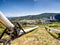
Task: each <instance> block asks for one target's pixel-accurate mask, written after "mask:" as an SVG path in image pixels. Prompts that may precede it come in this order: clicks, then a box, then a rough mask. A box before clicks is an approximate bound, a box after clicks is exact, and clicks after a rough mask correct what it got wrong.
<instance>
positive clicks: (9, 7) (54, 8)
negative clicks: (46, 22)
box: [0, 0, 60, 17]
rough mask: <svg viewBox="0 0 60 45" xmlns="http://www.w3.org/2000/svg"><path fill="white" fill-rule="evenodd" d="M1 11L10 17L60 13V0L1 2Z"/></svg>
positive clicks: (5, 0)
mask: <svg viewBox="0 0 60 45" xmlns="http://www.w3.org/2000/svg"><path fill="white" fill-rule="evenodd" d="M0 11H2V12H3V13H4V14H5V16H8V17H13V16H14V17H16V16H26V15H36V14H41V13H46V12H48V13H60V0H0Z"/></svg>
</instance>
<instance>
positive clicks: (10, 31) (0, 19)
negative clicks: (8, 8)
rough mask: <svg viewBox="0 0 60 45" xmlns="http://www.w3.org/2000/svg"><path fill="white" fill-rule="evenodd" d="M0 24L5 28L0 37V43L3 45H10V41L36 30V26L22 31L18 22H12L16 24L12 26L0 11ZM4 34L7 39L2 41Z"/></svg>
mask: <svg viewBox="0 0 60 45" xmlns="http://www.w3.org/2000/svg"><path fill="white" fill-rule="evenodd" d="M0 23H2V24H3V25H4V26H5V27H6V29H5V30H4V31H3V33H2V34H1V36H0V43H3V45H10V44H11V43H10V41H11V40H14V39H16V38H18V37H20V36H22V35H24V34H27V33H29V32H31V31H33V30H34V29H36V28H38V26H35V27H33V28H29V29H23V28H22V26H21V25H20V23H19V22H14V23H15V24H16V25H14V24H13V23H12V22H10V21H9V20H8V19H7V18H6V17H5V16H4V14H3V13H2V12H1V11H0ZM5 33H6V34H7V35H8V36H9V38H8V39H2V37H3V35H4V34H5Z"/></svg>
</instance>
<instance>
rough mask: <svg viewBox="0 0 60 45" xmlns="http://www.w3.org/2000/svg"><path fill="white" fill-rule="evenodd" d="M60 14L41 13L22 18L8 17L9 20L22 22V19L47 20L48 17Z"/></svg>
mask: <svg viewBox="0 0 60 45" xmlns="http://www.w3.org/2000/svg"><path fill="white" fill-rule="evenodd" d="M57 14H60V13H42V14H37V15H28V16H22V17H9V19H10V20H23V19H28V20H32V19H42V18H49V17H50V16H55V15H57Z"/></svg>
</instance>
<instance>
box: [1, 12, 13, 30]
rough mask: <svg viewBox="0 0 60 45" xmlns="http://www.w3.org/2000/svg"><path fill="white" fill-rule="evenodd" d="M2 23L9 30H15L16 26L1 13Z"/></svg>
mask: <svg viewBox="0 0 60 45" xmlns="http://www.w3.org/2000/svg"><path fill="white" fill-rule="evenodd" d="M0 22H1V23H2V24H3V25H4V26H6V27H7V28H8V29H9V30H12V29H13V28H14V25H13V24H12V23H11V22H10V21H9V20H8V19H7V18H6V17H5V16H4V14H3V13H2V12H1V11H0Z"/></svg>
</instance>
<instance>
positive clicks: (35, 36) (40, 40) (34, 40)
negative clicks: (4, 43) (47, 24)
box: [11, 26, 60, 45]
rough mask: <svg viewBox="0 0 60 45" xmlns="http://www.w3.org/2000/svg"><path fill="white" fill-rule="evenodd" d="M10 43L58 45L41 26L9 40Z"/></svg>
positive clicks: (13, 44)
mask: <svg viewBox="0 0 60 45" xmlns="http://www.w3.org/2000/svg"><path fill="white" fill-rule="evenodd" d="M11 43H12V45H60V43H59V41H58V40H56V39H54V38H53V37H52V36H51V35H50V34H48V33H47V31H46V30H45V28H44V27H43V26H40V27H39V28H38V29H36V30H34V31H33V32H31V33H28V34H26V35H23V36H21V37H20V38H18V39H15V40H14V41H12V42H11Z"/></svg>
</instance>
